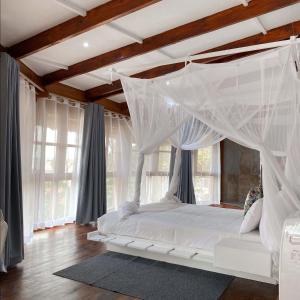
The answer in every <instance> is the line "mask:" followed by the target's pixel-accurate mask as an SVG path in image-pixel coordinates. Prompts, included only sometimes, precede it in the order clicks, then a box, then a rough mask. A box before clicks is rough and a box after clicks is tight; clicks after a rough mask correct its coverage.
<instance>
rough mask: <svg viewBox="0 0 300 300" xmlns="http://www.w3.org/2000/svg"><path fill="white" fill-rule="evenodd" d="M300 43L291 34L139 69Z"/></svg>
mask: <svg viewBox="0 0 300 300" xmlns="http://www.w3.org/2000/svg"><path fill="white" fill-rule="evenodd" d="M298 43H300V38H297V37H296V36H291V37H290V39H289V40H284V41H278V42H270V43H264V44H257V45H253V46H245V47H240V48H233V49H228V50H221V51H214V52H207V53H202V54H196V55H190V56H185V57H180V58H174V59H168V60H164V61H162V62H160V63H156V64H142V65H139V67H138V69H140V68H141V69H144V68H155V67H159V66H165V65H170V64H174V63H182V62H191V61H193V60H199V59H205V58H213V57H218V56H226V55H233V54H238V53H245V52H252V51H256V50H264V49H265V50H267V49H272V48H278V47H284V46H288V45H292V44H298ZM134 69H135V70H136V69H137V68H132V67H131V68H120V69H118V70H116V69H114V68H110V69H108V71H110V72H112V73H116V74H118V75H121V76H124V74H122V72H124V71H131V70H134ZM125 76H127V75H125Z"/></svg>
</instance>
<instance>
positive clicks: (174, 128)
mask: <svg viewBox="0 0 300 300" xmlns="http://www.w3.org/2000/svg"><path fill="white" fill-rule="evenodd" d="M298 57H299V50H298V49H297V48H296V44H292V45H290V46H288V47H284V48H280V49H276V50H272V51H268V52H264V53H262V54H258V55H255V56H251V57H249V58H246V59H243V60H239V61H234V62H229V63H221V64H210V65H203V64H194V63H190V64H188V65H187V66H186V67H185V68H184V69H182V70H180V71H178V72H174V73H172V74H169V75H167V76H162V77H158V78H155V79H151V80H150V79H149V80H148V79H144V80H143V79H135V78H127V77H122V78H121V81H122V85H123V88H124V92H125V96H126V100H127V103H128V107H129V111H130V115H131V119H132V127H133V134H134V136H135V139H136V142H137V146H138V150H139V151H140V153H142V154H143V153H150V152H151V151H153V149H154V148H155V147H156V146H158V145H159V144H160V143H162V142H163V141H164V140H165V139H167V138H170V139H171V140H172V143H173V144H174V145H175V146H176V147H178V148H181V149H188V150H192V149H197V148H199V147H203V145H204V144H205V146H208V145H209V144H213V143H214V142H215V141H216V140H217V139H218V138H221V137H222V136H226V137H228V138H231V139H233V140H234V141H237V142H240V143H241V144H243V145H246V146H248V147H250V148H253V149H257V150H258V151H260V153H261V157H262V164H263V173H264V174H263V178H264V180H263V184H264V207H263V216H262V220H261V224H260V234H261V238H262V242H263V244H264V245H265V246H266V247H267V248H268V249H269V250H270V251H273V252H277V253H278V250H279V244H280V237H281V230H282V225H283V221H284V219H285V218H286V217H287V216H288V214H290V213H291V212H293V211H295V210H297V209H300V200H299V197H300V157H299V156H300V151H299V146H300V142H299V141H300V123H299V122H300V112H299V93H300V83H299V74H298V70H299V61H298ZM208 133H209V134H208Z"/></svg>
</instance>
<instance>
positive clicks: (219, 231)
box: [98, 203, 260, 251]
mask: <svg viewBox="0 0 300 300" xmlns="http://www.w3.org/2000/svg"><path fill="white" fill-rule="evenodd" d="M242 221H243V211H242V210H237V209H227V208H226V209H224V208H218V207H211V206H200V205H191V204H178V203H176V204H170V203H169V204H166V203H157V204H150V205H145V206H142V207H141V208H140V211H139V213H138V214H135V215H132V216H130V217H128V219H126V220H122V221H120V220H119V217H118V213H117V212H111V213H108V214H106V215H104V216H102V217H101V218H99V219H98V231H99V232H100V233H101V234H105V235H107V234H115V235H122V236H129V237H135V238H140V239H146V240H150V241H158V242H162V243H166V244H171V245H177V246H181V247H190V248H196V249H203V250H209V251H212V250H213V249H214V245H215V244H216V243H217V242H218V241H220V240H221V239H223V238H226V237H234V238H241V239H246V240H253V241H256V242H260V238H259V233H258V231H253V232H250V233H247V234H240V233H239V229H240V225H241V223H242Z"/></svg>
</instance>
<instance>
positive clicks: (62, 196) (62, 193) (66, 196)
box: [55, 180, 71, 220]
mask: <svg viewBox="0 0 300 300" xmlns="http://www.w3.org/2000/svg"><path fill="white" fill-rule="evenodd" d="M70 190H71V180H62V181H59V182H58V190H57V200H56V203H55V219H56V220H59V219H63V218H64V217H65V216H67V214H66V212H68V210H69V206H70Z"/></svg>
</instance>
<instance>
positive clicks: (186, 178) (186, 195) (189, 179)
mask: <svg viewBox="0 0 300 300" xmlns="http://www.w3.org/2000/svg"><path fill="white" fill-rule="evenodd" d="M175 156H176V148H174V147H172V150H171V161H170V178H169V182H170V181H171V178H172V175H173V170H174V163H175ZM176 196H177V197H178V198H179V199H180V200H181V201H182V202H183V203H189V204H196V197H195V192H194V184H193V166H192V151H189V150H182V151H181V168H180V184H179V189H178V191H177V193H176Z"/></svg>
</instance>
